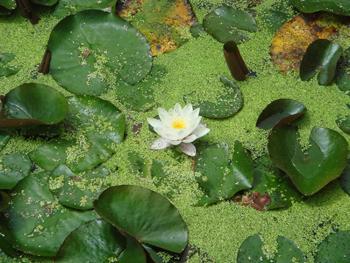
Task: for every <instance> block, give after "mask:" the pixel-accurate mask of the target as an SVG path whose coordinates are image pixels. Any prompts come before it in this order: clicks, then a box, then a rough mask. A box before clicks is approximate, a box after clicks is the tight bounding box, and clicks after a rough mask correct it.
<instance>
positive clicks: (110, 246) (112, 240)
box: [55, 220, 131, 263]
mask: <svg viewBox="0 0 350 263" xmlns="http://www.w3.org/2000/svg"><path fill="white" fill-rule="evenodd" d="M124 247H125V238H124V237H123V236H122V235H121V234H120V233H119V232H118V231H117V230H116V229H115V228H114V227H113V226H112V225H110V224H108V223H106V222H104V221H102V220H94V221H91V222H89V223H86V224H83V225H81V226H80V227H79V228H78V229H76V230H74V231H73V232H72V233H71V234H70V235H69V236H68V237H67V238H66V240H65V241H64V243H63V245H62V247H61V248H60V251H59V252H58V255H57V257H56V259H55V262H59V263H78V262H96V263H97V262H116V261H117V258H118V256H119V255H120V253H121V252H122V251H123V250H124ZM112 260H115V261H112ZM118 262H119V261H118ZM130 262H131V261H130Z"/></svg>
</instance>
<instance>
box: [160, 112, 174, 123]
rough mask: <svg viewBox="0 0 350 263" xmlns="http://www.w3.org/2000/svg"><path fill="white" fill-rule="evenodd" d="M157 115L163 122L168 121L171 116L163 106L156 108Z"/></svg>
mask: <svg viewBox="0 0 350 263" xmlns="http://www.w3.org/2000/svg"><path fill="white" fill-rule="evenodd" d="M158 115H159V118H160V120H161V121H162V122H163V123H168V122H169V119H170V118H171V116H170V115H169V112H167V111H166V110H165V109H163V108H158Z"/></svg>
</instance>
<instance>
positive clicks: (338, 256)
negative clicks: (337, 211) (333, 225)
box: [315, 231, 350, 263]
mask: <svg viewBox="0 0 350 263" xmlns="http://www.w3.org/2000/svg"><path fill="white" fill-rule="evenodd" d="M349 259H350V231H339V232H337V233H332V234H330V235H329V236H328V237H327V238H326V239H325V240H323V241H322V243H321V244H320V245H319V246H318V251H317V254H316V257H315V263H333V262H334V263H335V262H336V263H349Z"/></svg>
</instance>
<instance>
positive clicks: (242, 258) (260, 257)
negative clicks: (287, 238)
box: [237, 234, 270, 263]
mask: <svg viewBox="0 0 350 263" xmlns="http://www.w3.org/2000/svg"><path fill="white" fill-rule="evenodd" d="M262 246H263V242H262V240H261V238H260V236H259V235H258V234H256V235H253V236H249V237H247V238H246V239H245V240H244V241H243V243H242V244H241V246H240V248H239V250H238V254H237V263H253V262H261V263H269V262H270V261H269V260H268V259H267V257H266V255H265V254H264V252H263V250H262Z"/></svg>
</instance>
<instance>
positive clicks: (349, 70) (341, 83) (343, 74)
mask: <svg viewBox="0 0 350 263" xmlns="http://www.w3.org/2000/svg"><path fill="white" fill-rule="evenodd" d="M335 82H336V84H337V86H338V88H339V89H340V90H341V91H344V92H345V94H347V95H350V48H348V49H346V50H345V51H344V54H343V57H342V58H341V59H340V61H339V63H338V68H337V73H336V79H335Z"/></svg>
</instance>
